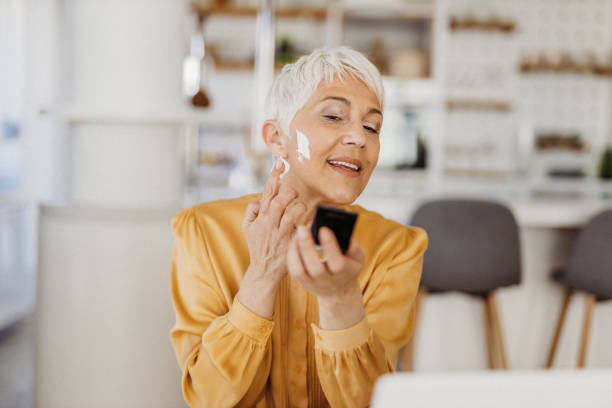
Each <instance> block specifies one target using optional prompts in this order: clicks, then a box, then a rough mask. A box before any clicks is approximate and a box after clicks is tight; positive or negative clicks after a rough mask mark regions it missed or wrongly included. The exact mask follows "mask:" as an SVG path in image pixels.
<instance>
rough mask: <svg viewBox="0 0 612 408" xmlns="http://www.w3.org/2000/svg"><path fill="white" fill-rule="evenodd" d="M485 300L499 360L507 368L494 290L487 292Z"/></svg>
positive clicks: (502, 366)
mask: <svg viewBox="0 0 612 408" xmlns="http://www.w3.org/2000/svg"><path fill="white" fill-rule="evenodd" d="M487 301H488V302H489V310H490V313H491V321H492V326H493V331H494V332H495V340H497V351H498V356H499V359H500V362H501V368H503V369H504V370H507V369H508V363H507V361H506V350H505V348H504V335H503V331H502V327H501V321H500V318H499V311H498V309H497V300H496V296H495V292H491V293H489V296H488V297H487Z"/></svg>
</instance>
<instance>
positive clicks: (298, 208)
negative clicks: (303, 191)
mask: <svg viewBox="0 0 612 408" xmlns="http://www.w3.org/2000/svg"><path fill="white" fill-rule="evenodd" d="M305 212H306V206H305V205H304V203H302V202H301V201H298V200H297V199H295V200H293V201H292V202H291V203H290V204H289V205H288V206H287V209H286V210H285V212H284V213H283V216H282V217H281V220H280V226H279V232H280V233H281V235H286V234H289V233H292V232H293V231H294V230H295V228H296V225H297V222H298V220H299V219H300V218H301V217H302V215H303V214H304V213H305Z"/></svg>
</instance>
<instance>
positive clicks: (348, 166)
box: [327, 160, 361, 173]
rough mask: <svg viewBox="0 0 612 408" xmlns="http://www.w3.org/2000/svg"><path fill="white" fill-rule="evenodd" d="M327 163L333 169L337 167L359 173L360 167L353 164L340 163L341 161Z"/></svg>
mask: <svg viewBox="0 0 612 408" xmlns="http://www.w3.org/2000/svg"><path fill="white" fill-rule="evenodd" d="M327 163H329V164H330V165H332V166H333V167H339V168H341V169H346V170H349V171H354V172H357V173H359V172H360V171H361V167H359V166H357V165H355V164H353V163H347V162H345V161H341V160H328V161H327Z"/></svg>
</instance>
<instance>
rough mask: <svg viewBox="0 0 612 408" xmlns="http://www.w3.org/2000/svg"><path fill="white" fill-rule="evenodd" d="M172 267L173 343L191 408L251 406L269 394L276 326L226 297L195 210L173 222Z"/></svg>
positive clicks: (185, 213) (186, 212)
mask: <svg viewBox="0 0 612 408" xmlns="http://www.w3.org/2000/svg"><path fill="white" fill-rule="evenodd" d="M172 227H173V232H174V249H173V257H172V267H171V292H172V302H173V305H174V309H175V313H176V323H175V325H174V327H173V328H172V330H171V333H170V339H171V341H172V345H173V347H174V351H175V354H176V358H177V361H178V363H179V366H180V368H181V370H182V388H183V396H184V398H185V401H186V402H187V404H188V405H189V406H190V407H215V408H217V407H233V406H238V407H241V406H252V405H255V402H256V401H257V400H258V399H259V398H260V396H261V393H262V392H263V390H264V387H265V384H266V381H267V378H268V375H269V372H270V366H271V362H272V354H271V351H270V334H271V332H272V329H273V326H274V322H273V321H271V320H267V319H264V318H262V317H260V316H258V315H256V314H254V313H252V312H251V311H250V310H249V309H247V308H246V307H245V306H243V305H242V304H241V303H240V302H239V301H238V300H237V299H234V300H233V303H231V304H228V302H227V301H226V300H225V298H224V297H223V293H222V291H221V289H220V287H219V284H218V283H217V282H218V279H219V278H218V275H217V274H215V273H214V272H215V271H213V269H212V263H211V262H210V258H209V256H208V253H207V249H206V243H205V242H204V240H205V237H204V236H203V234H202V229H201V228H200V226H199V225H198V221H197V219H196V217H195V215H194V214H193V210H192V209H191V208H188V209H186V210H183V211H182V212H181V213H179V214H178V215H177V216H175V217H174V219H173V220H172Z"/></svg>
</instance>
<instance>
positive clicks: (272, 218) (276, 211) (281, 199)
mask: <svg viewBox="0 0 612 408" xmlns="http://www.w3.org/2000/svg"><path fill="white" fill-rule="evenodd" d="M296 197H297V191H295V190H294V189H292V188H288V189H287V190H285V191H282V192H280V193H279V194H278V195H277V196H276V197H274V199H273V200H272V201H271V202H270V206H269V208H268V213H269V218H268V220H269V222H270V223H272V225H273V226H274V227H276V228H278V227H279V225H280V220H281V218H282V217H283V214H284V213H285V210H286V209H287V207H288V206H289V203H291V202H292V201H293V200H295V198H296Z"/></svg>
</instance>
